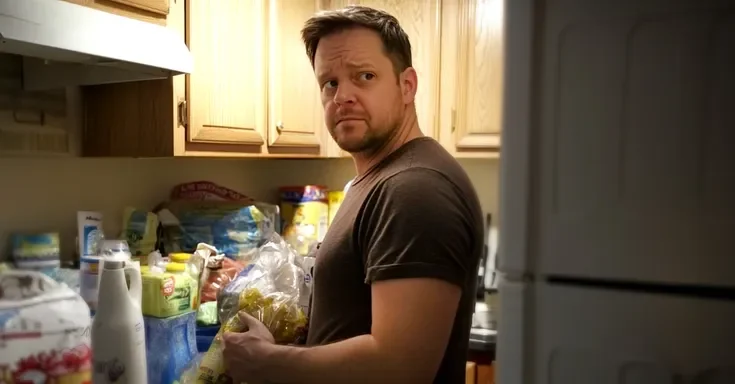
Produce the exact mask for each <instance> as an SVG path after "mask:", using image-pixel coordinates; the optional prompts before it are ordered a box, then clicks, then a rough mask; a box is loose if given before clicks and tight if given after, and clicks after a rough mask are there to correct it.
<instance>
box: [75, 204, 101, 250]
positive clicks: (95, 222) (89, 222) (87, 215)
mask: <svg viewBox="0 0 735 384" xmlns="http://www.w3.org/2000/svg"><path fill="white" fill-rule="evenodd" d="M77 229H78V234H77V240H78V241H79V257H80V258H81V257H85V256H97V255H99V245H100V241H102V239H104V233H103V232H102V213H100V212H91V211H80V212H77Z"/></svg>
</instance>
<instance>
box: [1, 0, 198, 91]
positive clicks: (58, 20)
mask: <svg viewBox="0 0 735 384" xmlns="http://www.w3.org/2000/svg"><path fill="white" fill-rule="evenodd" d="M0 53H11V54H16V55H20V56H23V86H24V88H25V89H27V90H41V89H52V88H59V87H64V86H75V85H93V84H106V83H120V82H127V81H140V80H153V79H162V78H167V77H170V76H174V75H179V74H184V73H191V70H192V67H193V59H192V56H191V53H190V52H189V49H188V48H187V47H186V44H185V43H184V39H183V37H182V36H180V35H178V34H177V33H176V32H175V31H173V30H170V29H168V28H166V27H163V26H160V25H155V24H151V23H146V22H143V21H139V20H134V19H130V18H127V17H123V16H117V15H113V14H110V13H107V12H103V11H99V10H96V9H92V8H88V7H85V6H81V5H77V4H72V3H67V2H65V1H61V0H0Z"/></svg>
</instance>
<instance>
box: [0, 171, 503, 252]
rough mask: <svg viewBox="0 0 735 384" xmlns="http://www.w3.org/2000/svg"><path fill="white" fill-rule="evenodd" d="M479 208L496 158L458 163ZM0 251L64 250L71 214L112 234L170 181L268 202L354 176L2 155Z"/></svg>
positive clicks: (493, 186) (487, 200)
mask: <svg viewBox="0 0 735 384" xmlns="http://www.w3.org/2000/svg"><path fill="white" fill-rule="evenodd" d="M461 163H462V165H463V166H464V168H465V169H466V170H467V172H468V173H469V175H470V177H471V178H472V181H473V183H474V184H475V188H476V189H477V192H478V194H479V196H480V200H481V202H482V206H483V209H484V210H485V211H487V212H493V213H495V212H497V207H498V198H497V196H498V194H497V190H498V188H497V182H498V162H497V160H462V161H461ZM0 175H2V178H3V181H4V183H3V184H4V185H3V187H2V189H0V250H2V252H3V254H2V256H3V258H5V255H7V251H6V250H7V240H8V237H9V235H10V234H11V233H13V232H15V231H59V232H60V233H61V235H62V242H63V243H62V251H63V253H64V255H65V257H68V255H70V254H71V252H72V249H73V248H72V247H73V239H74V236H75V235H76V233H75V231H76V229H75V228H76V227H75V226H76V222H75V221H76V211H79V210H94V211H102V212H103V214H104V215H105V220H104V228H105V233H106V235H107V236H116V235H117V234H118V233H119V230H120V226H121V220H122V209H123V208H124V207H125V206H127V205H131V206H135V207H139V208H146V209H148V208H152V207H153V206H154V205H155V204H157V203H159V202H161V201H163V200H164V199H166V197H167V195H168V193H169V191H170V189H171V187H172V186H174V185H175V184H177V183H181V182H186V181H197V180H209V181H213V182H216V183H219V184H222V185H224V186H227V187H229V188H232V189H235V190H238V191H240V192H243V193H245V194H247V195H250V196H252V197H253V198H256V199H259V200H263V201H269V202H275V201H276V199H277V195H276V189H277V188H278V187H279V186H281V185H299V184H322V185H326V186H327V187H330V188H333V189H342V187H343V186H344V184H345V183H346V182H347V180H349V179H350V178H352V176H353V175H354V168H353V167H352V162H351V160H349V159H340V160H222V159H83V158H59V159H48V158H44V159H40V158H2V159H0Z"/></svg>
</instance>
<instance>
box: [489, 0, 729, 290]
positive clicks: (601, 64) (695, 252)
mask: <svg viewBox="0 0 735 384" xmlns="http://www.w3.org/2000/svg"><path fill="white" fill-rule="evenodd" d="M531 3H534V5H535V7H534V6H532V4H531ZM542 3H544V4H543V6H542V5H540V2H533V1H531V0H507V1H506V4H505V6H506V31H505V36H506V42H505V47H506V52H505V54H506V56H505V60H506V61H505V65H504V68H506V73H505V79H504V81H505V86H504V103H505V104H504V107H503V113H504V121H503V159H502V164H501V185H500V187H501V205H500V206H501V212H500V222H502V225H503V228H502V231H501V240H500V242H501V244H500V247H501V250H500V258H501V260H500V268H501V269H502V270H504V271H505V272H506V273H510V274H521V275H522V274H534V275H535V274H540V275H558V276H570V277H575V276H579V277H586V278H593V279H610V280H626V281H646V282H653V283H665V284H678V285H686V284H691V285H710V286H720V287H735V257H733V254H734V253H733V252H734V251H733V249H734V247H733V244H734V243H733V240H732V239H733V234H734V233H735V232H733V228H735V129H734V127H735V108H733V106H734V105H735V71H733V68H735V2H733V1H732V0H719V1H718V0H707V1H703V0H624V1H623V0H547V1H545V2H542ZM533 28H536V30H533Z"/></svg>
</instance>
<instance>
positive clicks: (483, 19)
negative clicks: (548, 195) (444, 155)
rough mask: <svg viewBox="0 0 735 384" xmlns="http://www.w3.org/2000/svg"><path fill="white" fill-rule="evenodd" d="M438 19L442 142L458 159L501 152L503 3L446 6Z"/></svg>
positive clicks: (462, 0)
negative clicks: (440, 21) (439, 26)
mask: <svg viewBox="0 0 735 384" xmlns="http://www.w3.org/2000/svg"><path fill="white" fill-rule="evenodd" d="M443 11H444V12H443V17H442V57H441V60H442V64H441V68H442V70H441V85H442V91H441V102H440V104H441V111H442V117H441V123H440V127H441V128H440V137H441V141H442V143H443V144H444V146H446V147H447V148H448V149H449V150H450V151H452V152H453V153H454V154H455V155H456V156H458V157H491V156H496V155H497V151H498V150H499V149H500V141H501V140H500V135H501V118H502V115H501V114H502V88H503V81H502V80H503V68H502V65H503V60H502V53H503V35H502V33H503V1H502V0H457V1H453V2H449V1H445V2H444V9H443Z"/></svg>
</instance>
